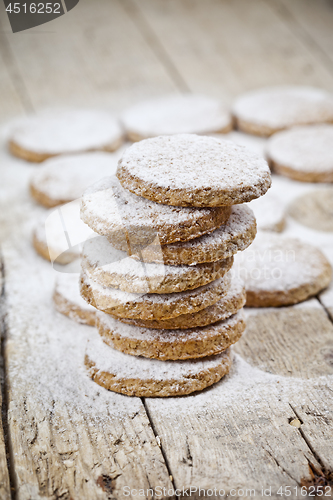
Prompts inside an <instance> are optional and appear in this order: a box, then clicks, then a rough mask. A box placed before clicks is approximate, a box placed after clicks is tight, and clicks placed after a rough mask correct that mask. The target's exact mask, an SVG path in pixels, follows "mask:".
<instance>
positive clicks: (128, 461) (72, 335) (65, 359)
mask: <svg viewBox="0 0 333 500" xmlns="http://www.w3.org/2000/svg"><path fill="white" fill-rule="evenodd" d="M25 240H26V238H25ZM4 259H5V266H6V302H7V316H6V325H7V342H6V349H5V355H6V364H7V386H8V427H9V444H10V457H11V463H12V467H13V471H14V472H13V481H14V485H15V488H16V498H17V499H18V500H28V499H29V500H30V499H34V500H35V499H36V500H37V499H39V498H49V499H56V498H66V499H70V498H71V499H78V500H81V499H95V498H96V499H105V500H106V499H110V498H119V497H120V498H121V497H123V488H124V487H125V486H127V487H130V488H131V489H133V488H136V487H137V486H138V485H140V487H142V488H145V489H148V488H150V487H152V488H154V487H156V486H162V487H166V488H168V487H170V486H171V482H170V479H169V473H168V470H167V468H166V466H165V463H164V459H163V456H162V454H161V450H160V448H159V446H158V444H157V442H156V439H155V436H154V433H153V431H152V429H151V426H150V423H149V420H148V418H147V415H146V412H145V409H144V406H143V404H142V402H141V400H140V399H138V398H127V397H126V396H122V395H120V394H115V393H111V392H108V391H105V390H103V389H101V388H100V387H99V386H98V385H97V384H95V383H94V382H93V381H91V380H90V379H89V378H88V376H87V374H86V372H85V369H84V366H83V356H84V350H85V345H86V342H87V339H88V338H89V334H90V332H91V327H86V326H83V325H78V324H76V323H75V322H73V321H71V320H69V319H68V318H67V317H65V316H62V315H60V314H59V313H57V312H56V311H55V310H54V308H53V304H52V298H51V297H52V288H53V282H54V273H55V272H54V271H53V270H52V268H51V266H50V265H49V264H47V263H46V262H45V263H44V262H43V261H42V259H40V258H39V257H37V256H35V255H34V252H33V249H32V248H30V244H29V242H28V241H27V240H26V241H25V242H24V241H23V243H22V240H21V242H20V241H19V239H17V240H16V241H15V242H13V241H11V242H7V243H6V244H5V245H4ZM23 283H30V288H26V287H25V286H24V285H23ZM28 289H30V291H29V292H28Z"/></svg>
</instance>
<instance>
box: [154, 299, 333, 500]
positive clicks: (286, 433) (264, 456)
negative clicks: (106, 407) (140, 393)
mask: <svg viewBox="0 0 333 500" xmlns="http://www.w3.org/2000/svg"><path fill="white" fill-rule="evenodd" d="M292 309H294V312H293V313H289V314H286V312H285V311H284V310H280V309H278V310H275V311H274V312H273V311H271V318H273V316H272V315H274V327H275V328H274V329H275V332H276V342H275V344H274V343H272V342H271V344H270V345H271V352H267V353H266V355H267V357H269V358H270V359H268V360H263V359H262V358H263V356H258V357H257V358H256V355H255V352H254V351H255V348H254V347H253V345H255V346H256V348H257V349H259V350H260V349H261V350H262V349H265V347H263V346H265V345H266V336H267V317H266V316H265V313H259V314H258V315H255V314H254V312H252V315H251V316H250V317H249V318H248V321H249V327H248V331H247V333H246V334H245V336H244V341H242V340H241V341H240V342H239V344H236V347H235V349H234V350H235V351H236V352H241V353H242V355H243V356H244V357H245V356H246V357H247V359H248V361H249V362H250V363H251V364H249V363H247V362H246V360H245V359H244V358H243V357H241V356H240V355H239V354H236V360H235V366H234V368H233V370H232V372H231V373H230V375H229V376H228V377H226V379H225V380H222V381H221V382H220V383H218V384H216V385H215V386H213V387H212V388H211V389H207V390H206V391H204V392H203V393H200V394H198V395H196V396H189V397H186V398H178V399H169V400H164V401H161V400H157V399H149V400H148V399H147V400H146V403H145V404H146V407H147V409H148V411H149V415H150V419H151V421H152V423H153V426H154V429H155V432H156V433H157V434H158V435H159V437H160V439H161V444H162V449H163V452H164V455H165V456H166V459H167V462H168V464H169V470H170V472H171V474H172V476H173V479H174V483H175V486H176V487H177V488H181V487H182V486H186V487H189V486H190V485H192V486H196V487H197V488H199V487H200V488H203V489H206V490H208V489H214V488H217V490H219V489H222V488H223V489H224V490H225V492H226V494H229V495H231V494H233V495H234V494H235V493H234V492H231V490H232V489H236V490H238V489H242V490H246V489H254V490H255V492H256V495H257V496H260V495H261V488H262V487H263V488H264V489H269V488H270V487H272V490H271V495H270V496H271V498H276V499H277V498H281V496H280V495H278V493H277V492H278V489H279V488H280V487H281V486H283V487H285V486H287V485H289V486H292V487H293V488H295V487H296V486H297V487H299V486H300V485H301V484H303V482H304V481H311V478H312V476H311V472H310V469H309V463H311V464H313V466H314V467H315V468H316V469H317V470H319V471H320V470H323V467H324V464H325V466H328V465H329V463H330V459H328V458H327V455H329V454H330V453H329V452H328V449H329V447H332V445H333V437H332V427H331V426H330V425H331V421H329V423H328V422H324V421H321V420H320V418H318V419H317V420H316V421H315V422H314V421H313V422H312V423H311V422H310V419H311V417H310V416H308V417H307V418H305V416H304V415H303V414H304V412H306V409H307V406H306V404H304V401H308V400H309V397H310V396H309V394H311V397H312V399H313V400H316V401H317V400H319V401H320V403H318V404H319V406H322V407H325V408H326V410H325V412H326V413H325V415H326V414H328V412H332V408H331V406H332V405H331V404H330V403H328V402H327V399H322V396H323V395H324V390H325V391H327V392H329V391H330V390H332V389H333V383H332V376H331V375H330V374H329V373H332V371H331V370H330V369H328V370H326V371H325V369H323V370H322V371H321V370H318V369H317V367H316V364H315V362H313V363H312V364H311V363H310V365H311V366H309V367H306V368H305V366H304V364H303V365H302V366H301V364H300V363H299V362H297V361H299V358H298V348H299V349H300V351H301V353H303V355H304V351H303V350H302V346H301V345H300V344H302V342H303V340H301V342H300V341H299V338H298V342H297V341H296V339H295V342H292V341H291V340H290V341H289V344H288V346H285V349H281V348H280V346H279V341H280V342H281V344H282V343H285V338H286V336H287V335H286V333H285V332H290V335H294V334H295V335H296V334H297V332H296V329H295V323H294V322H295V321H300V320H302V318H303V315H304V317H305V318H307V320H308V323H309V327H308V331H307V330H306V323H305V321H304V322H303V323H304V324H303V325H302V326H303V329H302V330H301V332H302V333H303V336H302V339H303V337H304V343H305V345H306V346H308V347H309V344H308V342H307V337H311V336H313V334H314V333H316V334H318V343H319V345H321V347H322V348H323V349H326V355H327V358H326V360H327V361H328V364H329V362H330V361H329V360H328V354H329V351H330V350H331V349H332V340H331V339H332V333H333V326H332V324H331V323H330V322H329V321H328V319H327V316H326V314H325V312H324V311H323V310H322V309H321V308H320V306H319V305H318V303H316V301H314V302H312V301H311V303H309V304H304V305H299V306H296V307H295V308H292ZM312 313H313V315H314V316H313V318H311V314H312ZM266 314H268V313H267V311H266ZM302 321H303V320H302ZM315 325H317V329H316V331H315V332H314V326H315ZM318 325H319V326H318ZM255 329H256V331H257V333H256V335H255V334H254V330H255ZM283 334H284V337H282V335H283ZM248 336H251V340H252V342H251V345H250V347H249V348H246V347H245V345H247V343H246V338H247V337H248ZM242 342H243V346H242V345H241V344H242ZM248 344H250V341H249V342H248ZM290 348H291V349H292V350H291V351H289V350H288V349H290ZM246 349H247V350H246ZM265 352H266V351H265ZM249 353H251V355H250V354H249ZM295 354H296V355H297V359H296V363H295V365H293V364H291V363H290V366H289V364H288V363H287V362H286V361H285V358H286V357H288V358H289V360H291V358H292V357H293V356H295ZM312 354H313V353H312V351H307V352H305V355H306V359H308V360H309V361H311V360H312ZM318 356H319V353H317V357H316V353H315V360H318ZM278 357H279V361H278V360H277V358H278ZM259 358H260V359H259ZM272 358H274V360H275V361H274V362H273V361H272ZM263 361H264V362H266V364H265V365H264V363H263ZM251 365H252V366H251ZM277 365H278V366H279V369H277V368H276V366H277ZM258 366H260V367H261V369H259V368H258ZM285 366H287V369H286V368H285ZM281 367H282V368H281ZM264 370H265V371H264ZM268 371H270V372H271V373H268ZM273 372H274V373H275V374H273ZM300 375H301V376H303V377H311V376H312V377H316V378H315V379H313V378H312V379H311V380H308V379H304V378H299V377H300ZM314 380H315V383H314ZM326 388H327V389H326ZM325 397H326V396H325ZM298 410H299V412H300V414H302V419H301V420H302V422H303V423H304V422H306V425H305V424H304V428H303V425H302V424H301V428H302V432H300V429H299V428H297V426H296V427H295V426H294V424H295V420H297V416H296V414H295V411H298ZM323 414H324V413H323ZM331 414H332V413H331ZM330 418H331V417H330ZM293 421H294V422H293ZM315 426H317V427H316V428H315ZM311 433H312V434H311ZM307 436H309V437H307ZM310 437H311V442H313V448H312V445H311V444H310V446H309V443H308V441H307V440H308V439H309V440H310ZM317 437H319V438H320V440H319V441H318V442H317V441H316V439H317ZM319 438H318V439H319ZM309 442H310V441H309ZM196 496H197V497H199V495H198V491H197V492H193V498H196ZM241 496H242V495H241V494H239V498H240V497H241ZM243 496H244V494H243ZM248 496H249V494H248ZM236 497H237V496H236ZM237 498H238V497H237ZM295 498H296V496H295Z"/></svg>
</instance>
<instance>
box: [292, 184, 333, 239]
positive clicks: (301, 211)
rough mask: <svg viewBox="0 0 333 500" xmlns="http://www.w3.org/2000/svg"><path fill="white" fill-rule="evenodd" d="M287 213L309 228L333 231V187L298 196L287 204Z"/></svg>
mask: <svg viewBox="0 0 333 500" xmlns="http://www.w3.org/2000/svg"><path fill="white" fill-rule="evenodd" d="M288 213H289V215H291V216H292V217H293V218H294V219H295V220H297V222H299V223H300V224H303V225H304V226H307V227H310V228H311V229H315V230H317V231H327V232H333V188H331V187H329V188H327V189H320V190H319V189H318V190H316V191H311V192H310V193H306V194H304V195H302V196H299V197H298V198H296V199H295V200H293V202H292V203H291V204H290V205H289V207H288Z"/></svg>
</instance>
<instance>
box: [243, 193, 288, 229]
mask: <svg viewBox="0 0 333 500" xmlns="http://www.w3.org/2000/svg"><path fill="white" fill-rule="evenodd" d="M273 190H274V184H273V185H272V188H271V189H270V190H269V191H268V192H267V193H266V194H264V196H261V197H260V198H257V199H256V200H253V201H251V202H250V204H249V205H250V207H251V208H252V210H253V212H254V215H255V218H256V221H257V226H258V229H261V230H263V231H276V232H280V231H282V230H283V229H284V226H285V223H286V217H285V208H284V206H283V203H282V200H281V198H280V197H279V196H276V195H275V194H274V192H273Z"/></svg>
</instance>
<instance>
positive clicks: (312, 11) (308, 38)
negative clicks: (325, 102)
mask: <svg viewBox="0 0 333 500" xmlns="http://www.w3.org/2000/svg"><path fill="white" fill-rule="evenodd" d="M268 1H269V2H270V4H271V5H274V7H275V9H276V11H277V12H278V13H279V14H280V16H281V18H282V19H283V20H284V22H286V23H288V24H289V25H290V27H291V29H292V30H293V31H295V32H296V33H297V35H298V36H299V38H301V39H302V40H303V41H304V43H305V44H306V45H308V46H309V47H310V49H311V50H312V51H314V52H317V54H318V57H319V58H320V59H321V60H322V62H323V63H324V64H325V65H327V67H328V68H329V69H330V70H331V72H333V37H332V26H333V9H332V3H331V2H330V1H329V0H317V1H316V2H312V1H311V0H293V1H292V2H288V0H268Z"/></svg>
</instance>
